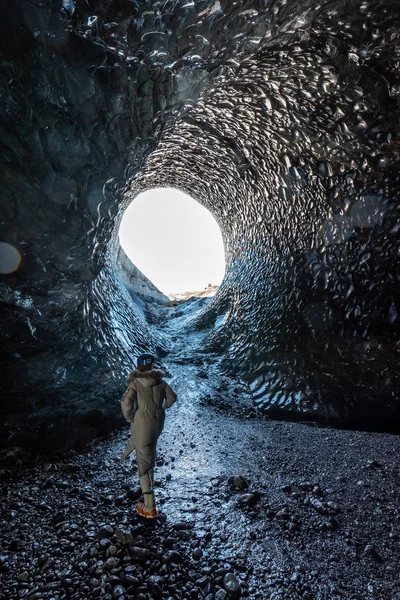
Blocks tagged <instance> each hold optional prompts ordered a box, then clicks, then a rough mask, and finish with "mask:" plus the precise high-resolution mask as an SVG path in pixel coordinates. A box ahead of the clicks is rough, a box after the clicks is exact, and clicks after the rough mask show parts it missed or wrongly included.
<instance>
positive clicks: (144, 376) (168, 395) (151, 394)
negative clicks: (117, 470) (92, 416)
mask: <svg viewBox="0 0 400 600" xmlns="http://www.w3.org/2000/svg"><path fill="white" fill-rule="evenodd" d="M162 376H163V373H162V372H161V371H157V370H155V369H153V370H151V371H133V372H132V373H131V374H130V375H129V377H128V387H127V389H126V391H125V394H124V396H123V398H122V401H121V408H122V412H123V415H124V417H125V419H126V420H127V421H128V422H129V423H130V424H131V437H130V438H129V440H128V443H127V445H126V448H125V450H124V452H123V454H122V456H121V460H124V459H125V458H127V457H128V456H129V454H130V453H131V452H132V450H134V449H135V450H136V459H137V463H138V469H139V477H142V475H146V473H148V472H149V471H151V470H152V469H153V468H154V465H155V460H156V445H157V440H158V438H159V436H160V434H161V432H162V430H163V427H164V420H165V409H166V408H169V407H170V406H172V405H173V403H174V402H175V400H176V394H175V392H174V391H173V390H172V389H171V388H170V386H169V385H168V384H167V383H166V382H165V381H163V379H162Z"/></svg>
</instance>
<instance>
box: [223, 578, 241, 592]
mask: <svg viewBox="0 0 400 600" xmlns="http://www.w3.org/2000/svg"><path fill="white" fill-rule="evenodd" d="M224 588H225V590H226V592H227V593H228V595H229V597H230V598H239V597H240V593H241V589H240V585H239V581H238V580H237V578H236V577H235V575H234V574H233V573H227V574H226V575H225V576H224Z"/></svg>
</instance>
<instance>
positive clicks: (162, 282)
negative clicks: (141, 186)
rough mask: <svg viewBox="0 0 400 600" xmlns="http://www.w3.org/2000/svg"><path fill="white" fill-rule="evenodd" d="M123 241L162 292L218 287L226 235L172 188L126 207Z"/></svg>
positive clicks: (147, 194) (203, 210)
mask: <svg viewBox="0 0 400 600" xmlns="http://www.w3.org/2000/svg"><path fill="white" fill-rule="evenodd" d="M119 239H120V244H121V246H122V248H123V250H124V252H125V254H126V255H127V256H128V257H129V258H130V260H131V261H132V263H133V264H134V265H135V266H136V267H137V268H138V269H139V270H140V271H141V272H142V273H143V274H144V275H146V277H148V278H149V279H150V281H152V282H153V283H154V285H155V286H156V287H157V288H158V289H159V290H160V291H161V292H163V293H164V294H173V293H180V292H186V291H188V292H192V291H201V290H204V289H205V288H206V287H207V286H208V285H209V284H210V283H211V284H212V285H220V283H221V281H222V279H223V277H224V274H225V254H224V246H223V242H222V235H221V231H220V229H219V226H218V224H217V222H216V221H215V219H214V217H213V216H212V215H211V213H210V212H209V211H208V210H207V209H206V208H204V206H202V205H201V204H199V203H198V202H196V200H193V198H191V197H190V196H188V195H187V194H184V193H183V192H180V191H178V190H175V189H172V188H159V189H153V190H149V191H148V192H144V193H143V194H140V195H139V196H137V197H136V198H135V199H134V200H133V201H132V202H131V204H130V205H129V207H128V208H127V209H126V211H125V214H124V216H123V218H122V221H121V226H120V230H119Z"/></svg>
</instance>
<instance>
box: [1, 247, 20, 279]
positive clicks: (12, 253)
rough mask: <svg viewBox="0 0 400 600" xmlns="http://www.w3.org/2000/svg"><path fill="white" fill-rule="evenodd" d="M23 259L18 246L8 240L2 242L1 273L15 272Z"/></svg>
mask: <svg viewBox="0 0 400 600" xmlns="http://www.w3.org/2000/svg"><path fill="white" fill-rule="evenodd" d="M21 260H22V257H21V255H20V253H19V251H18V250H17V248H15V247H14V246H12V245H11V244H7V242H0V273H2V274H4V275H8V274H9V273H13V272H14V271H16V270H17V269H18V268H19V266H20V264H21Z"/></svg>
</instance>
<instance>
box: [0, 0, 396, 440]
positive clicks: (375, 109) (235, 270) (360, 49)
mask: <svg viewBox="0 0 400 600" xmlns="http://www.w3.org/2000/svg"><path fill="white" fill-rule="evenodd" d="M2 17H3V18H2V24H1V27H2V35H1V36H0V45H1V53H2V58H3V61H2V69H1V72H0V89H1V92H2V99H3V101H2V108H1V115H0V118H1V132H0V136H1V137H0V144H1V160H2V165H1V171H0V182H1V185H0V187H1V189H0V193H1V206H2V233H1V240H2V241H3V242H5V243H7V244H9V245H10V246H11V247H14V248H17V249H18V251H19V252H20V254H21V256H22V262H21V266H20V267H19V268H18V269H17V270H16V271H15V272H13V273H8V274H7V273H3V274H2V275H1V284H0V285H1V299H2V307H3V320H2V339H1V347H2V363H3V365H4V369H3V372H4V375H3V378H2V385H3V391H2V398H3V402H2V411H3V412H4V419H3V420H4V424H3V426H2V429H1V433H2V439H3V440H5V441H7V443H20V442H21V443H22V442H23V441H24V440H28V439H29V440H30V442H29V443H32V444H35V443H36V444H37V445H40V444H42V443H43V440H45V443H46V444H47V445H50V444H51V443H54V444H56V443H57V441H58V440H59V438H60V436H59V432H60V431H61V432H64V433H65V432H68V443H79V441H80V440H83V439H86V437H90V435H93V434H94V433H96V432H97V433H98V432H103V431H106V430H107V428H108V427H109V426H114V425H115V424H116V423H117V421H118V418H119V417H118V414H117V413H118V404H117V401H116V400H117V399H118V395H119V393H120V391H121V388H122V386H123V377H122V379H121V374H122V375H123V374H124V373H126V372H127V371H128V370H129V369H130V367H131V366H132V361H133V356H134V355H135V353H136V352H137V351H139V350H144V349H146V350H150V351H154V352H160V353H162V350H165V341H164V340H158V339H155V337H154V334H153V333H152V331H151V330H150V329H149V327H148V325H147V324H146V322H145V320H144V319H143V316H142V313H141V310H140V307H139V305H137V304H135V302H132V299H131V296H130V295H129V294H128V292H127V290H125V289H124V288H123V286H121V285H120V279H119V276H118V273H117V271H116V264H115V263H116V253H117V250H118V248H117V246H116V244H117V230H118V224H119V221H120V218H121V214H122V211H123V210H124V208H125V207H126V205H127V203H128V202H129V200H130V198H132V196H133V195H134V194H136V193H139V192H140V191H143V190H145V189H148V188H151V187H155V186H171V187H177V188H180V189H182V190H184V191H187V192H189V193H190V194H191V195H192V196H193V197H195V198H196V199H198V200H199V201H201V202H202V203H203V204H204V205H205V206H206V207H207V208H208V209H209V210H210V211H211V212H212V213H213V215H214V217H215V218H216V219H217V221H218V222H219V223H220V225H221V228H222V230H223V236H224V240H225V245H226V248H227V250H228V256H227V259H228V264H227V267H228V268H227V275H226V278H225V280H224V283H223V285H222V287H221V290H220V292H219V294H218V295H217V297H216V298H215V300H214V301H213V303H212V304H211V305H210V307H209V308H208V309H207V311H206V312H205V313H203V314H201V315H199V317H198V318H197V320H196V323H195V325H196V326H197V327H209V328H210V332H209V336H208V347H209V348H210V349H213V350H215V349H217V350H218V351H219V352H221V354H222V355H223V357H224V358H223V361H222V367H223V368H224V369H225V370H226V371H227V372H229V373H231V374H232V375H234V376H238V377H239V376H241V377H243V378H245V379H246V380H247V381H248V382H249V384H250V385H251V387H252V389H253V391H254V394H255V398H256V401H257V403H258V404H260V405H262V406H263V407H265V408H267V409H268V410H270V411H271V413H272V414H277V415H282V414H284V413H285V412H288V413H289V414H292V415H293V414H304V413H307V414H309V413H311V414H313V415H315V416H321V417H325V416H328V417H330V418H334V419H337V420H338V421H339V422H341V423H345V422H349V421H354V420H355V421H357V422H358V423H359V424H361V425H364V426H369V425H371V423H372V424H373V426H378V424H379V423H382V424H384V425H385V424H387V423H391V424H394V423H396V419H397V420H398V416H399V397H398V395H399V381H398V375H397V364H398V358H399V346H398V339H399V338H398V333H399V318H398V312H399V309H400V307H399V280H398V273H399V268H398V267H399V264H398V263H399V252H398V228H399V209H398V193H399V178H398V166H399V120H398V116H399V110H398V98H399V90H400V87H399V74H398V73H399V71H398V61H399V55H400V48H399V17H400V8H399V7H398V6H397V5H393V3H392V2H389V1H388V0H373V1H371V2H355V3H349V2H347V3H345V2H342V1H339V0H334V1H329V2H322V3H321V2H316V1H313V0H310V1H307V2H305V1H303V0H302V1H301V2H300V1H298V2H296V1H294V0H293V1H290V2H285V1H283V0H276V1H272V2H267V1H263V0H257V1H256V0H254V1H248V2H246V1H240V2H231V1H229V2H227V1H225V0H224V1H220V2H218V1H216V2H213V1H211V2H209V1H205V0H203V1H196V2H195V1H193V2H191V1H187V0H186V1H183V0H170V1H166V2H156V1H150V0H149V1H147V2H144V1H139V0H137V1H136V0H134V1H130V0H129V1H128V0H107V1H106V0H103V1H99V2H97V3H96V4H94V3H88V2H83V0H82V1H76V2H74V1H73V0H62V1H61V0H60V1H58V0H57V1H50V0H49V1H48V2H47V1H45V0H43V1H42V0H31V1H29V0H16V1H15V2H13V3H12V4H10V3H4V4H3V8H2ZM6 267H7V265H6V266H5V267H4V268H3V270H7V268H6ZM221 314H225V315H226V318H225V320H224V324H223V326H222V327H218V328H215V329H213V324H214V322H215V319H216V318H217V317H218V316H219V315H221ZM232 340H234V342H232ZM91 411H95V412H94V416H95V419H93V418H91V416H90V415H92V416H93V414H92V412H91ZM88 415H89V416H88ZM397 424H398V421H397ZM65 435H67V433H65Z"/></svg>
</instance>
